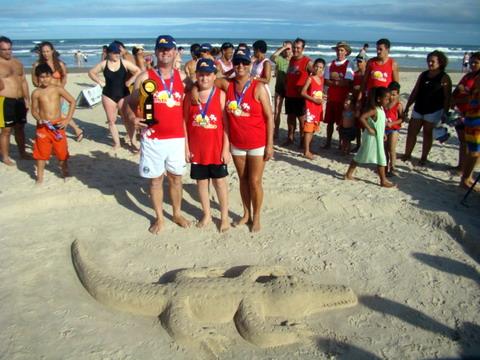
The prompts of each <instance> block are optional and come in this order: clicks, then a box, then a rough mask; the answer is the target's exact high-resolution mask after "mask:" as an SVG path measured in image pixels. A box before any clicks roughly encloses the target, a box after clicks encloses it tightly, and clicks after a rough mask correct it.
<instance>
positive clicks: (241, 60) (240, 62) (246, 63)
mask: <svg viewBox="0 0 480 360" xmlns="http://www.w3.org/2000/svg"><path fill="white" fill-rule="evenodd" d="M232 63H233V65H234V66H238V65H240V64H242V65H243V66H248V65H250V63H251V62H250V61H248V60H243V59H239V60H233V61H232Z"/></svg>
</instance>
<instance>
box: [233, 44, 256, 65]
mask: <svg viewBox="0 0 480 360" xmlns="http://www.w3.org/2000/svg"><path fill="white" fill-rule="evenodd" d="M236 60H244V61H248V62H252V59H251V58H250V49H249V48H246V47H239V48H237V50H235V52H234V53H233V58H232V61H236Z"/></svg>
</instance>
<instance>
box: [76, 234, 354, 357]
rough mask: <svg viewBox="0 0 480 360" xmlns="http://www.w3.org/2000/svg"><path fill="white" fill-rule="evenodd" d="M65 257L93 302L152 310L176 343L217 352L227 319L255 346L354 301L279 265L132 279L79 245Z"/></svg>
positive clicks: (292, 333)
mask: <svg viewBox="0 0 480 360" xmlns="http://www.w3.org/2000/svg"><path fill="white" fill-rule="evenodd" d="M71 250H72V261H73V265H74V267H75V269H76V272H77V275H78V277H79V279H80V281H81V282H82V284H83V285H84V287H85V288H86V289H87V291H88V292H89V293H90V295H92V296H93V297H94V298H95V299H96V300H98V301H99V302H101V303H103V304H105V305H107V306H111V307H114V308H116V309H119V310H123V311H128V312H131V313H136V314H141V315H150V316H159V317H160V321H161V324H162V326H163V327H164V329H165V330H166V331H167V332H168V334H169V335H170V336H171V337H172V338H173V339H174V340H175V341H177V342H178V343H180V344H181V345H183V346H185V347H186V348H188V349H191V350H193V351H195V352H196V353H200V354H201V356H202V357H208V358H216V357H217V356H218V355H219V354H220V353H222V352H224V351H225V350H226V347H227V346H228V344H229V343H230V342H231V341H232V340H234V339H230V338H229V337H228V336H227V334H228V332H225V331H221V329H222V327H223V326H225V324H228V323H231V322H233V324H234V326H235V328H236V330H237V332H238V334H239V335H240V336H241V337H242V338H243V339H244V340H246V341H248V342H249V343H250V344H253V345H256V346H258V347H260V348H269V347H277V346H281V345H288V344H294V343H298V342H303V341H305V340H308V338H309V337H311V336H313V335H314V333H313V332H312V331H310V330H309V329H308V328H307V326H306V325H305V322H304V319H305V318H306V317H309V316H311V315H315V314H317V313H320V312H322V311H326V310H330V309H340V308H346V307H351V306H354V305H356V304H357V297H356V295H355V294H354V293H353V291H352V290H351V289H350V288H348V287H346V286H341V285H321V284H316V283H313V282H311V281H309V280H307V279H306V278H301V277H296V276H293V275H289V272H288V271H287V270H285V269H283V268H280V267H258V266H250V267H246V268H245V270H244V271H243V272H242V273H241V274H240V275H237V276H230V275H228V276H227V274H228V271H227V270H228V269H222V268H191V269H185V270H180V271H179V272H177V273H176V274H175V276H174V277H173V278H172V279H171V281H170V282H167V283H164V284H160V283H134V282H128V281H124V280H119V279H116V278H114V277H111V276H109V275H106V274H103V273H102V271H101V269H97V267H96V265H95V263H94V262H93V261H92V260H91V259H90V256H89V254H88V251H87V249H86V247H85V246H84V244H83V243H82V242H80V241H78V240H76V241H75V242H74V243H73V244H72V248H71Z"/></svg>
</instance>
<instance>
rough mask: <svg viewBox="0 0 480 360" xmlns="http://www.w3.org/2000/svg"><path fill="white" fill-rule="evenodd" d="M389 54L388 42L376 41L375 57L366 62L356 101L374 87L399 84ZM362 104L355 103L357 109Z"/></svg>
mask: <svg viewBox="0 0 480 360" xmlns="http://www.w3.org/2000/svg"><path fill="white" fill-rule="evenodd" d="M389 54H390V40H388V39H380V40H378V41H377V56H376V57H374V58H371V59H370V60H368V63H367V70H366V72H365V77H364V78H363V82H362V86H361V88H360V93H359V94H358V98H357V100H362V98H365V97H366V96H368V92H369V91H370V89H372V88H374V87H388V85H390V83H391V82H392V81H396V82H398V83H399V82H400V78H399V75H398V64H397V62H396V61H395V60H394V59H392V58H391V57H389ZM362 103H363V102H362V101H357V107H361V104H362ZM358 111H360V108H358Z"/></svg>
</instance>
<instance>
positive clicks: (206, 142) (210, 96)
mask: <svg viewBox="0 0 480 360" xmlns="http://www.w3.org/2000/svg"><path fill="white" fill-rule="evenodd" d="M216 72H217V68H216V66H215V62H214V61H213V60H212V59H205V58H202V59H200V60H198V62H197V66H196V79H197V86H198V99H199V103H198V104H195V105H194V104H192V100H191V95H190V94H189V95H187V97H189V98H187V99H186V100H185V101H184V119H185V123H186V128H187V139H188V146H187V154H186V155H187V162H190V163H191V168H190V177H191V178H192V179H194V180H197V186H198V194H199V197H200V203H201V204H202V209H203V217H202V219H201V220H200V221H199V222H198V224H197V227H205V226H206V225H208V224H209V223H210V222H211V221H212V215H211V213H210V199H209V196H208V190H209V184H210V179H212V182H213V186H214V187H215V190H216V192H217V196H218V200H219V202H220V213H221V224H220V232H225V231H227V230H228V229H229V227H230V222H229V219H228V185H227V181H226V176H228V171H227V164H228V162H229V161H230V143H229V141H228V135H227V134H228V120H227V116H226V114H225V112H224V109H225V93H224V92H223V91H222V90H221V89H218V88H216V87H215V86H214V81H215V73H216Z"/></svg>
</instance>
